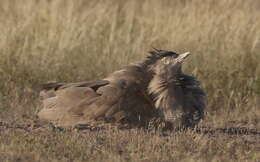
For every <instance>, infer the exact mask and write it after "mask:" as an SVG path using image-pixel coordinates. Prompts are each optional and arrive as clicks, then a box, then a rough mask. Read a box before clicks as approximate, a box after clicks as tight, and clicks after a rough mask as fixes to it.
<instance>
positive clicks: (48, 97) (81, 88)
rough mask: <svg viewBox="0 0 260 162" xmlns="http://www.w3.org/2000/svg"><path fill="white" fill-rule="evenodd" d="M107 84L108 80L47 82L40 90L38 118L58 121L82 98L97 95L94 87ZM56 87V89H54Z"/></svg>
mask: <svg viewBox="0 0 260 162" xmlns="http://www.w3.org/2000/svg"><path fill="white" fill-rule="evenodd" d="M106 84H108V81H97V82H81V83H70V84H68V85H67V84H63V83H60V84H59V83H56V84H53V83H52V84H49V85H48V86H47V87H48V88H47V89H48V90H47V89H44V90H42V91H41V93H40V95H41V96H42V98H43V100H42V102H43V108H42V109H41V110H40V112H39V113H38V117H39V118H40V119H44V120H49V121H52V122H59V121H60V120H61V119H62V118H63V116H64V115H65V114H66V113H67V112H68V110H70V109H71V107H73V106H75V105H78V104H79V103H80V102H81V101H82V100H84V99H85V100H90V99H92V98H95V97H97V96H99V95H98V94H97V93H96V92H95V88H97V87H101V86H104V85H106ZM55 88H56V89H55Z"/></svg>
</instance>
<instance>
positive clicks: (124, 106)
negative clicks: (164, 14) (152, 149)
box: [38, 50, 206, 127]
mask: <svg viewBox="0 0 260 162" xmlns="http://www.w3.org/2000/svg"><path fill="white" fill-rule="evenodd" d="M188 55H189V54H187V53H185V54H180V55H179V54H176V53H175V52H172V51H164V50H155V51H151V52H150V55H149V56H148V57H147V58H146V59H145V60H144V61H142V62H139V63H137V64H131V65H129V66H127V67H125V68H123V69H122V70H119V71H116V72H114V73H112V74H111V75H110V76H108V77H107V78H105V79H103V80H99V81H90V82H81V83H68V84H65V83H48V84H44V85H43V90H42V91H41V96H42V98H43V109H42V110H41V111H40V112H39V113H38V116H39V118H40V119H44V120H48V121H50V122H52V123H54V124H56V125H59V126H75V125H78V124H90V125H97V124H98V123H107V122H108V123H120V124H130V125H138V126H144V125H147V124H149V122H150V121H151V120H153V119H156V118H157V119H161V120H164V121H166V122H169V123H170V124H171V125H173V127H193V126H195V125H196V124H197V123H198V121H199V120H200V119H201V118H203V110H204V108H205V106H206V104H205V103H206V102H205V101H206V99H205V94H204V92H203V91H202V90H201V89H200V88H199V85H198V81H197V80H196V79H195V78H193V77H191V76H188V75H185V74H183V73H182V71H181V64H182V62H183V61H184V59H185V58H186V57H187V56H188Z"/></svg>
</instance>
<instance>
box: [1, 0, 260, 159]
mask: <svg viewBox="0 0 260 162" xmlns="http://www.w3.org/2000/svg"><path fill="white" fill-rule="evenodd" d="M152 47H155V48H159V49H166V50H173V51H176V52H179V53H180V52H185V51H191V52H192V54H193V55H192V56H191V57H190V58H189V59H188V60H187V62H185V65H184V71H185V72H186V73H188V74H191V75H194V76H196V77H197V78H198V79H199V80H200V81H201V83H202V87H203V88H205V91H206V92H207V94H208V109H207V114H206V119H205V120H204V121H203V122H202V123H201V125H207V126H210V127H228V126H236V127H242V126H243V127H247V128H254V129H260V99H259V98H260V65H259V61H260V1H258V0H247V1H244V0H218V1H216V0H163V1H159V0H142V1H140V0H128V1H123V0H75V1H72V0H71V1H66V0H23V1H22V0H1V1H0V119H1V120H4V121H8V122H15V123H17V122H18V123H19V122H20V123H22V122H26V121H27V120H28V119H32V120H33V119H35V115H36V113H37V112H38V111H39V109H40V106H39V103H40V101H39V98H38V93H39V84H41V83H44V82H47V81H62V82H76V81H84V80H93V79H98V78H103V77H105V76H106V75H107V74H109V73H111V72H113V71H115V70H118V69H120V68H122V67H123V66H125V65H127V64H129V63H133V62H136V61H138V60H140V59H143V58H145V56H146V52H147V51H149V50H151V49H152ZM135 133H136V132H132V134H131V132H130V133H129V134H127V135H125V132H117V134H116V135H113V136H112V137H111V138H110V137H107V136H105V134H103V136H104V137H103V138H105V139H109V140H111V141H113V140H115V141H117V139H116V138H115V137H118V138H119V139H120V138H123V136H126V137H127V136H128V138H130V139H132V138H133V141H132V142H133V143H134V144H133V148H132V151H133V152H132V153H131V151H130V152H127V151H125V152H127V153H128V154H127V158H126V159H124V160H127V159H128V160H134V161H138V160H140V159H142V157H146V156H147V157H155V158H156V157H158V159H155V160H159V161H160V160H169V159H167V158H168V157H167V156H166V155H164V153H165V150H163V149H162V150H161V153H158V154H154V153H152V152H153V151H155V150H156V151H157V152H158V150H157V149H158V148H150V149H151V150H149V149H148V150H146V151H143V152H142V155H141V154H140V152H141V151H140V149H145V148H147V147H148V146H150V145H152V143H149V142H147V144H143V148H142V147H141V146H140V147H139V145H138V144H139V143H136V142H138V140H137V141H136V140H134V138H135V137H134V136H135ZM112 134H113V133H112ZM49 136H50V137H48V136H44V137H42V139H41V137H38V138H37V139H35V136H33V135H31V136H30V139H31V140H32V141H34V142H36V143H37V142H40V144H42V143H41V140H43V141H44V139H45V138H47V139H48V138H55V139H56V138H57V141H59V142H57V141H56V142H57V143H59V144H57V145H58V146H56V145H51V146H50V147H53V148H52V149H54V150H55V149H57V148H56V147H61V148H68V147H71V146H72V145H73V147H76V146H74V145H75V143H73V142H76V139H77V138H79V137H74V135H73V138H72V139H70V140H69V137H70V136H69V135H68V134H65V135H60V134H55V133H53V135H49ZM90 136H91V135H90ZM101 136H102V135H101ZM147 136H149V135H143V134H142V132H139V134H138V135H137V137H136V138H138V139H139V138H140V140H141V141H142V140H144V139H147V140H148V141H150V142H152V141H153V140H154V138H156V139H157V138H158V139H157V142H158V141H159V142H158V143H156V144H158V145H159V146H160V145H164V144H163V142H162V141H164V139H160V138H159V137H157V136H156V137H154V136H152V137H150V136H149V137H147ZM193 136H195V137H196V139H197V138H199V139H201V138H202V136H201V135H194V134H192V133H187V134H185V135H183V138H181V137H180V136H177V137H176V136H175V137H174V138H175V139H178V140H177V141H176V142H175V143H174V142H173V145H169V148H168V146H167V148H165V147H166V146H162V147H163V148H164V149H167V151H172V147H173V148H178V149H179V150H180V151H179V152H177V153H172V152H170V154H171V156H173V155H175V156H173V157H172V158H176V159H178V158H180V159H181V157H182V156H184V154H187V155H190V157H191V159H194V158H196V157H197V158H198V159H199V157H203V156H202V155H205V158H206V157H207V158H209V160H212V159H217V160H219V159H218V158H219V157H220V156H222V155H223V159H224V160H229V159H230V158H234V157H236V158H237V159H238V160H245V159H246V160H248V159H249V160H250V159H251V160H254V159H256V158H260V155H259V154H260V153H259V152H260V151H259V150H260V146H259V143H258V146H259V147H258V146H257V143H256V144H253V145H252V146H251V145H250V146H248V147H246V148H244V147H243V146H241V148H240V145H239V147H237V149H238V151H240V152H238V153H237V154H236V151H235V153H234V150H233V144H234V146H237V145H238V144H241V143H240V142H237V141H236V140H234V141H233V142H232V141H231V144H230V141H229V140H228V142H227V141H225V140H216V139H203V140H202V141H204V140H205V141H204V142H205V145H203V144H201V143H200V142H201V141H194V140H195V139H194V138H192V140H193V141H192V140H188V139H189V138H190V137H193ZM198 136H199V137H198ZM142 137H143V138H142ZM84 138H86V137H84ZM84 138H82V139H81V138H80V139H81V140H82V141H81V143H88V141H87V140H86V141H85V140H83V139H84ZM92 138H93V139H92ZM95 138H96V137H91V138H90V137H89V139H90V141H91V139H92V140H94V141H95V140H96V139H95ZM207 138H209V137H207ZM0 139H1V140H4V141H9V146H10V147H9V146H8V144H7V143H8V142H7V143H2V145H3V147H2V148H0V152H1V151H2V152H6V151H7V152H8V150H10V149H14V148H13V147H14V146H16V145H18V146H24V143H26V141H23V139H24V137H23V136H21V134H19V133H15V131H14V132H12V133H10V134H9V135H5V136H2V137H0ZM7 139H8V140H7ZM228 139H229V138H228ZM20 140H21V141H23V142H24V143H23V142H21V141H20ZM73 140H75V141H73ZM160 140H162V141H161V143H160ZM187 140H188V141H190V142H191V144H188V143H187V142H188V141H187ZM62 141H63V142H64V141H68V143H67V144H68V145H62V144H61V143H63V142H62ZM71 141H72V142H71ZM115 141H114V142H115ZM122 141H124V140H121V142H122ZM144 141H145V140H144ZM19 142H21V143H19ZM70 142H71V143H70ZM119 142H120V140H119ZM164 142H165V141H164ZM185 142H186V143H185ZM192 142H193V143H192ZM218 142H220V143H221V144H219V145H221V146H223V150H226V152H225V151H223V150H222V151H219V150H221V149H220V148H219V146H218ZM144 143H145V142H144ZM206 143H207V144H206ZM26 144H28V143H26ZM40 144H39V147H40ZM69 144H71V145H69ZM91 144H92V145H93V146H94V144H96V143H95V142H92V143H91ZM91 144H89V145H91ZM111 144H113V142H111ZM135 144H136V145H138V147H135V146H134V145H135ZM156 144H155V145H156ZM42 145H43V144H42ZM186 145H187V146H186ZM197 145H201V146H199V147H200V148H201V149H202V150H203V149H204V152H203V151H202V152H201V151H198V152H193V150H194V149H195V150H196V149H198V148H196V147H197ZM127 146H129V147H130V146H131V147H132V145H131V144H129V145H127ZM181 146H183V148H182V147H181ZM184 146H185V147H184ZM193 146H194V147H195V148H191V147H193ZM231 146H232V147H231ZM31 147H32V148H30V151H28V149H27V148H28V147H22V148H21V149H18V148H16V149H17V150H16V149H14V151H13V152H12V151H11V155H12V154H18V155H19V153H20V154H21V155H23V154H24V153H27V152H29V153H32V152H33V154H29V155H28V156H29V157H31V158H33V159H34V160H35V158H36V159H37V158H39V159H41V158H42V157H45V156H44V155H45V154H46V158H47V154H48V155H50V159H48V160H53V159H58V160H59V158H58V157H59V156H61V155H60V154H59V155H56V154H55V153H54V154H51V153H50V152H48V151H46V150H44V149H43V150H41V149H40V148H39V147H38V146H37V144H36V145H35V146H31ZM82 147H83V146H82ZM102 147H104V148H106V149H108V148H107V147H106V145H104V146H103V145H102ZM109 147H112V146H110V145H109ZM179 147H180V148H179ZM34 149H35V150H34ZM85 149H87V148H85ZM168 149H169V150H168ZM210 149H212V150H213V152H215V153H216V155H217V156H213V155H215V154H214V153H210V151H209V153H208V152H205V150H210ZM36 150H38V152H37V151H36ZM130 150H131V149H130ZM136 150H137V151H136ZM214 150H215V151H214ZM257 150H258V152H257ZM49 151H50V150H49ZM73 151H74V152H73ZM77 151H78V152H77ZM85 151H86V150H85ZM128 151H129V150H128ZM134 151H136V152H134ZM167 151H166V152H167ZM175 151H176V150H175ZM250 151H251V152H250ZM34 152H36V153H35V154H34ZM54 152H55V151H54ZM61 152H62V151H61ZM83 152H84V150H83V151H82V148H81V146H80V148H75V149H73V150H72V152H69V153H68V154H69V155H68V159H74V160H75V158H76V159H78V160H79V161H80V159H81V160H82V159H84V158H86V157H85V154H83ZM159 152H160V151H159ZM65 153H66V151H65V152H64V150H63V152H62V153H61V154H62V155H63V154H64V155H65ZM77 153H78V154H77ZM106 153H107V152H103V154H102V153H100V154H99V155H100V156H96V157H97V158H96V160H97V159H99V160H102V159H103V160H104V159H107V158H108V159H112V160H111V161H117V160H118V159H120V158H119V155H114V154H113V151H112V152H109V154H106ZM151 153H152V154H151ZM233 153H234V154H235V155H233ZM243 153H244V154H243ZM251 153H252V154H251ZM115 154H116V153H115ZM91 155H93V152H92V153H89V154H88V156H91ZM94 155H95V153H94ZM106 155H107V156H106ZM155 155H156V156H155ZM233 156H234V157H233ZM22 157H23V156H22ZM77 157H78V158H77ZM120 157H121V156H120ZM23 158H27V156H26V157H23ZM52 158H53V159H52ZM39 159H38V160H39ZM86 159H88V158H86ZM86 159H85V160H86ZM144 159H145V158H144ZM176 159H175V160H176ZM191 159H189V158H188V159H187V160H191ZM9 160H10V159H9ZM11 160H12V158H11ZM92 160H93V159H92ZM94 160H95V159H94ZM121 160H122V159H121ZM121 160H119V161H121ZM170 160H172V159H170Z"/></svg>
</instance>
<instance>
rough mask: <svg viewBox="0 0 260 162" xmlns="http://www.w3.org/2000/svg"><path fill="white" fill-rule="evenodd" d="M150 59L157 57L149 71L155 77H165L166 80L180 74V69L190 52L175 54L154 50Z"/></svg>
mask: <svg viewBox="0 0 260 162" xmlns="http://www.w3.org/2000/svg"><path fill="white" fill-rule="evenodd" d="M150 54H151V55H152V56H151V57H157V60H156V62H155V63H154V64H153V65H152V66H151V70H152V71H153V72H154V73H155V74H156V75H167V78H171V77H174V76H178V75H179V74H181V72H182V71H181V67H182V63H183V62H184V60H185V59H186V58H187V57H188V56H189V55H190V52H185V53H183V54H177V53H175V52H172V51H165V50H155V51H151V52H150Z"/></svg>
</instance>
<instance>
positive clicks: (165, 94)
mask: <svg viewBox="0 0 260 162" xmlns="http://www.w3.org/2000/svg"><path fill="white" fill-rule="evenodd" d="M178 76H179V75H173V76H172V77H170V78H169V77H168V76H167V75H159V74H157V75H155V76H154V77H153V79H152V80H151V82H150V83H149V85H148V93H149V94H150V95H151V96H152V97H153V99H154V102H155V107H156V108H157V109H160V110H161V112H162V114H163V115H164V118H165V119H167V118H172V117H173V116H174V114H173V113H174V112H175V111H183V98H184V97H183V90H182V87H181V85H180V84H181V83H180V82H179V78H178Z"/></svg>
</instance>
